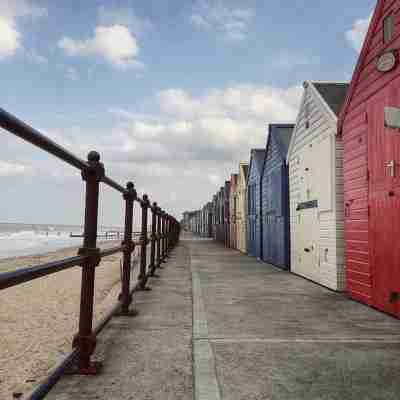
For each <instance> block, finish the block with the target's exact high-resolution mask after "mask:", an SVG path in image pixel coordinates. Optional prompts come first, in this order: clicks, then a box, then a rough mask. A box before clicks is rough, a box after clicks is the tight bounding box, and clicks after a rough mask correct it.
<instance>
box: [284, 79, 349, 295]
mask: <svg viewBox="0 0 400 400" xmlns="http://www.w3.org/2000/svg"><path fill="white" fill-rule="evenodd" d="M333 84H334V83H333ZM324 103H325V102H324V100H323V98H322V97H321V95H320V94H319V93H318V91H317V89H316V88H315V87H314V85H313V83H311V82H307V83H305V88H304V95H303V99H302V103H301V107H300V110H299V115H298V119H297V123H296V127H295V131H294V134H293V136H292V140H291V144H290V149H289V154H288V157H287V162H288V164H289V198H290V238H291V239H290V241H291V252H290V258H291V270H292V271H293V272H294V273H298V274H300V275H302V276H305V277H306V278H308V279H311V280H314V281H316V282H318V283H320V284H322V285H324V286H327V287H329V288H331V289H333V290H338V291H342V290H344V289H345V269H344V264H345V245H344V205H343V203H344V197H343V196H344V194H343V193H344V190H343V173H344V170H343V142H342V141H341V140H335V136H336V133H337V130H336V121H337V118H336V116H335V115H334V113H333V112H332V111H330V112H329V111H327V108H329V106H328V105H327V104H326V103H325V104H324ZM315 200H317V201H318V206H317V208H315V209H310V210H309V209H307V210H298V209H297V207H298V205H299V203H303V202H307V201H315ZM306 250H307V252H308V253H305V251H306Z"/></svg>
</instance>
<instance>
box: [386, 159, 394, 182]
mask: <svg viewBox="0 0 400 400" xmlns="http://www.w3.org/2000/svg"><path fill="white" fill-rule="evenodd" d="M386 167H387V168H388V169H389V175H390V176H391V177H392V178H394V177H395V176H396V161H395V160H391V161H390V162H388V163H387V164H386Z"/></svg>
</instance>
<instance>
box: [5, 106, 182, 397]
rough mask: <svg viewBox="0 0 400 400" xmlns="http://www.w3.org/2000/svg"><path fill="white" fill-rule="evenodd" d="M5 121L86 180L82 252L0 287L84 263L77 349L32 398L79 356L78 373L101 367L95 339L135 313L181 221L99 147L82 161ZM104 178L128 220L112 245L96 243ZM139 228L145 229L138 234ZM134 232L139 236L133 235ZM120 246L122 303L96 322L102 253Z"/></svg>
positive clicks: (9, 118) (10, 276) (12, 276)
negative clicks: (109, 162)
mask: <svg viewBox="0 0 400 400" xmlns="http://www.w3.org/2000/svg"><path fill="white" fill-rule="evenodd" d="M0 127H2V128H3V129H5V130H7V131H8V132H10V133H12V134H14V135H15V136H18V137H20V138H22V139H23V140H25V141H27V142H29V143H31V144H33V145H34V146H36V147H38V148H40V149H42V150H44V151H46V152H48V153H50V154H52V155H54V156H55V157H57V158H58V159H60V160H62V161H64V162H66V163H67V164H69V165H71V166H73V167H75V168H78V169H79V170H81V172H82V178H83V180H84V182H85V185H86V198H85V223H84V233H83V235H82V237H83V246H82V247H81V248H80V249H79V252H78V255H77V256H74V257H68V258H65V259H62V260H58V261H53V262H49V263H45V264H40V265H35V266H31V267H25V268H20V269H18V270H16V271H11V272H3V273H0V290H3V289H7V288H10V287H12V286H17V285H20V284H22V283H25V282H29V281H32V280H34V279H38V278H42V277H44V276H47V275H50V274H54V273H57V272H60V271H64V270H66V269H69V268H73V267H76V266H81V267H82V285H81V305H80V313H79V331H78V334H77V335H76V336H75V338H74V344H73V347H74V349H73V351H72V352H71V353H70V354H69V355H68V356H67V357H66V358H65V359H64V361H63V362H62V363H61V364H60V365H59V366H58V367H57V368H56V369H55V370H54V371H53V373H51V374H50V375H49V376H48V378H47V379H46V380H45V381H44V382H43V383H42V384H41V385H40V386H39V387H38V388H37V389H36V390H35V391H34V392H33V393H32V394H31V395H30V397H29V399H30V400H39V399H43V398H44V397H45V396H46V394H47V393H48V392H49V390H50V389H51V388H52V387H53V386H54V385H55V383H56V382H57V380H58V379H59V378H60V376H61V375H62V373H63V372H64V371H65V369H66V368H70V367H71V364H73V363H74V362H77V372H78V373H81V374H85V375H92V374H95V373H97V366H96V364H95V363H93V362H92V361H91V356H92V354H93V352H94V349H95V345H96V336H97V335H98V334H99V333H100V332H101V330H102V329H103V328H104V327H105V326H106V325H107V323H108V322H109V321H110V320H111V318H112V317H113V316H115V315H116V314H117V313H119V314H120V315H130V314H131V313H132V311H131V310H129V307H130V305H131V303H132V294H133V293H134V292H135V291H137V290H145V289H146V284H147V281H148V279H149V278H150V277H155V276H157V275H156V274H155V271H156V269H157V268H161V263H163V262H165V260H166V258H168V253H169V251H170V250H171V249H172V248H173V247H174V246H175V245H176V243H177V242H178V240H179V233H180V226H179V223H178V222H177V220H176V219H175V218H173V217H172V216H170V215H169V214H167V213H165V212H164V211H163V210H162V209H161V208H160V207H159V206H158V204H157V203H156V202H154V203H153V204H150V201H149V198H148V196H147V195H143V197H142V198H140V197H139V196H137V193H136V190H135V188H134V185H133V183H131V182H128V183H127V185H126V188H125V187H123V186H122V185H120V184H119V183H118V182H116V181H114V180H113V179H111V178H109V177H108V176H106V174H105V169H104V165H103V164H102V163H101V162H100V155H99V154H98V153H97V152H95V151H91V152H90V153H89V154H88V161H83V160H82V159H80V158H79V157H77V156H75V155H74V154H73V153H71V152H70V151H68V150H66V149H65V148H64V147H62V146H60V145H58V144H57V143H56V142H54V141H53V140H51V139H49V138H48V137H46V136H45V135H43V134H42V133H40V132H39V131H37V130H35V129H33V128H32V127H30V126H29V125H27V124H25V123H24V122H22V121H21V120H19V119H18V118H16V117H15V116H13V115H11V114H10V113H8V112H6V111H5V110H3V109H1V108H0ZM100 183H103V184H105V185H107V186H109V187H111V188H113V189H114V190H116V191H118V192H120V193H121V194H122V195H123V196H122V197H123V200H124V202H125V224H124V231H123V232H121V235H123V241H122V243H121V245H120V246H116V247H112V248H108V249H99V248H97V238H98V235H97V230H98V227H99V223H98V204H99V185H100ZM135 202H136V203H138V204H139V205H140V207H141V208H142V213H141V215H142V217H141V231H140V232H133V225H132V223H133V207H134V204H135ZM148 210H150V211H151V213H152V218H151V226H149V229H150V230H151V234H150V238H149V236H148V226H147V225H148V224H147V217H148ZM138 234H140V237H139V238H138ZM134 236H135V239H136V240H133V238H134ZM118 237H119V234H118ZM137 239H139V240H137ZM149 243H151V246H150V264H149V265H147V258H146V252H147V245H148V244H149ZM135 246H140V249H141V252H140V274H139V277H138V282H137V283H136V285H135V286H134V287H133V288H131V287H130V276H131V268H132V265H131V256H132V252H133V251H134V249H135ZM119 252H122V253H123V265H122V276H121V286H122V289H121V294H120V296H119V298H118V300H119V303H118V304H117V305H116V306H115V307H114V308H113V309H112V310H111V311H110V312H109V313H108V314H107V315H106V316H105V317H104V318H103V319H102V320H101V321H100V322H99V323H98V324H97V326H96V327H95V328H93V326H92V321H93V307H94V290H95V286H94V280H95V269H96V267H97V266H98V265H99V263H100V261H101V259H102V258H103V257H106V256H109V255H112V254H116V253H119Z"/></svg>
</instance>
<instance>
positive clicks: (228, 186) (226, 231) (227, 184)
mask: <svg viewBox="0 0 400 400" xmlns="http://www.w3.org/2000/svg"><path fill="white" fill-rule="evenodd" d="M230 191H231V182H230V181H225V186H224V211H225V214H224V215H225V218H224V243H225V246H226V247H229V243H230V213H229V199H230Z"/></svg>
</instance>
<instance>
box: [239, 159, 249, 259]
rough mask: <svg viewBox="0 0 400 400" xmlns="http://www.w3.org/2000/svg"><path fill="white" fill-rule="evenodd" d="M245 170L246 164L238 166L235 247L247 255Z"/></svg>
mask: <svg viewBox="0 0 400 400" xmlns="http://www.w3.org/2000/svg"><path fill="white" fill-rule="evenodd" d="M247 168H248V164H245V163H240V164H239V176H238V185H237V199H238V203H237V208H236V224H237V242H238V243H237V245H238V250H240V251H241V252H242V253H247V201H246V199H247V188H246V186H247V184H246V183H247Z"/></svg>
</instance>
